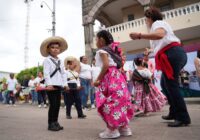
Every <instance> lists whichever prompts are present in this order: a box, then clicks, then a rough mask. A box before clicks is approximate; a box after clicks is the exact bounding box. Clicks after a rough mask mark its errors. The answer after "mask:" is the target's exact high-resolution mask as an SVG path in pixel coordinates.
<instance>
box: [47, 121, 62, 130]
mask: <svg viewBox="0 0 200 140" xmlns="http://www.w3.org/2000/svg"><path fill="white" fill-rule="evenodd" d="M48 130H50V131H59V130H60V128H59V127H58V126H57V125H56V123H51V124H49V127H48Z"/></svg>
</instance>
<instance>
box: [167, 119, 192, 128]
mask: <svg viewBox="0 0 200 140" xmlns="http://www.w3.org/2000/svg"><path fill="white" fill-rule="evenodd" d="M189 124H190V122H182V121H178V120H175V121H174V122H171V123H169V124H168V127H181V126H188V125H189Z"/></svg>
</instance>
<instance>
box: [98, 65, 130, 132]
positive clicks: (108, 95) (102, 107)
mask: <svg viewBox="0 0 200 140" xmlns="http://www.w3.org/2000/svg"><path fill="white" fill-rule="evenodd" d="M96 104H97V111H98V113H99V115H100V116H101V117H102V118H103V120H104V121H105V122H106V124H107V126H108V127H110V128H114V129H115V128H119V127H123V126H126V125H128V123H129V121H130V119H131V118H132V117H133V113H134V108H133V104H132V103H131V96H130V93H129V91H128V88H127V83H126V81H125V78H124V76H123V75H122V73H121V72H120V71H119V70H118V69H117V68H116V67H110V68H109V69H108V72H107V73H106V74H105V76H104V78H103V80H102V81H101V84H100V85H99V87H98V88H97V91H96Z"/></svg>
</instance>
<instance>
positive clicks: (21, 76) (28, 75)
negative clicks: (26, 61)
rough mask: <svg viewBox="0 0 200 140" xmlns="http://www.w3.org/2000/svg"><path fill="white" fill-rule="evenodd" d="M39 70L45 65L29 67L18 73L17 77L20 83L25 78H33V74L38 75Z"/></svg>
mask: <svg viewBox="0 0 200 140" xmlns="http://www.w3.org/2000/svg"><path fill="white" fill-rule="evenodd" d="M39 71H43V67H42V66H39V67H33V68H29V69H25V70H22V71H20V72H19V73H18V74H17V75H16V78H17V80H18V82H19V83H22V81H23V80H24V78H25V77H26V78H28V79H30V78H31V75H33V76H34V77H36V76H37V73H38V72H39Z"/></svg>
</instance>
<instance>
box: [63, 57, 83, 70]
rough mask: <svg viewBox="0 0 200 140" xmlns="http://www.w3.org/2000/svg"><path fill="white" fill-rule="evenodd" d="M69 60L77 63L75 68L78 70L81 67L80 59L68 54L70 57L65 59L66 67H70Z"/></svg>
mask: <svg viewBox="0 0 200 140" xmlns="http://www.w3.org/2000/svg"><path fill="white" fill-rule="evenodd" d="M67 61H73V62H75V63H76V68H75V70H78V69H79V68H80V62H79V61H78V59H77V58H76V57H74V56H68V57H66V58H65V60H64V65H65V68H68V66H67Z"/></svg>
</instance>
